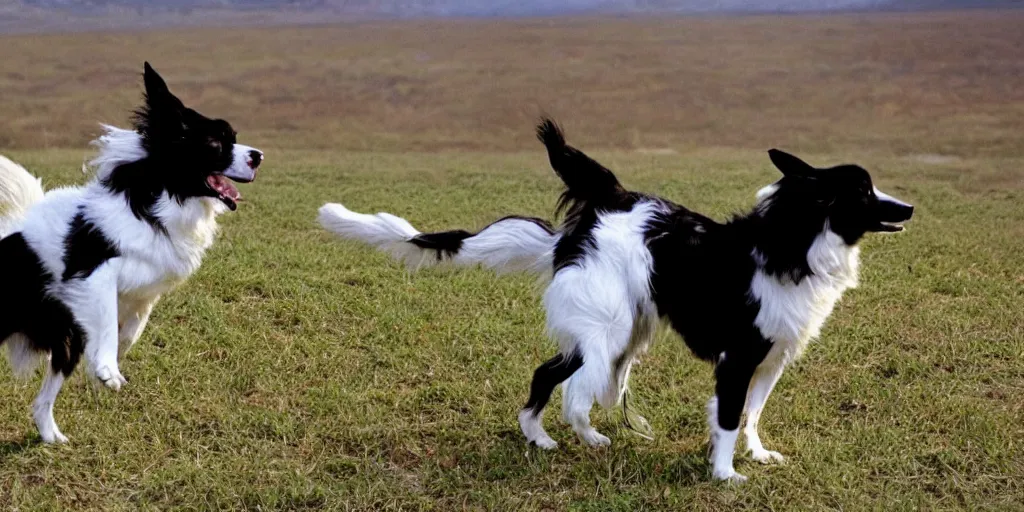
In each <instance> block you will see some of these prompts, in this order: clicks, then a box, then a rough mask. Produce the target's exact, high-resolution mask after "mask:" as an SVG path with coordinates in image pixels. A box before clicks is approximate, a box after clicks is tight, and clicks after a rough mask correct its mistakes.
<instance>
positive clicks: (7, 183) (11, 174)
mask: <svg viewBox="0 0 1024 512" xmlns="http://www.w3.org/2000/svg"><path fill="white" fill-rule="evenodd" d="M42 199H43V182H42V180H40V179H39V178H36V177H35V176H32V175H31V174H29V172H28V171H26V170H25V168H24V167H22V166H20V165H18V164H16V163H14V162H12V161H11V160H9V159H8V158H6V157H4V156H3V155H0V238H3V237H5V236H7V235H9V234H11V233H12V232H14V230H15V228H16V227H17V226H18V224H20V223H21V219H22V217H24V215H25V212H26V211H28V209H29V208H30V207H31V206H32V205H33V204H35V203H37V202H39V201H40V200H42Z"/></svg>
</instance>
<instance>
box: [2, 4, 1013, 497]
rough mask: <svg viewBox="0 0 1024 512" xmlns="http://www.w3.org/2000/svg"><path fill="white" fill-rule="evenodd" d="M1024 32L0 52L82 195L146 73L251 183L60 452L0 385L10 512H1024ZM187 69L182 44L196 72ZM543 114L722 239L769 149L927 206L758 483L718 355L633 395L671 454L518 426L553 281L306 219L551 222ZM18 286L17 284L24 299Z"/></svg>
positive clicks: (138, 40) (820, 31)
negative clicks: (257, 150) (850, 167)
mask: <svg viewBox="0 0 1024 512" xmlns="http://www.w3.org/2000/svg"><path fill="white" fill-rule="evenodd" d="M1022 26H1024V15H1021V14H1018V13H1015V12H973V13H969V14H965V13H944V14H915V15H913V16H910V15H907V16H896V15H874V16H835V17H804V16H799V17H798V16H792V17H779V18H776V17H753V18H700V19H682V18H679V19H660V20H655V19H580V20H568V19H567V20H532V21H522V22H511V21H506V22H483V21H481V22H436V23H412V22H409V23H402V24H381V25H373V26H367V25H339V26H331V27H319V28H267V29H262V30H256V29H244V30H242V29H232V30H227V31H221V30H215V29H206V30H187V31H184V30H182V31H166V32H154V33H122V34H79V35H75V36H60V35H51V36H43V35H35V36H10V37H0V62H4V65H3V69H2V71H0V113H2V115H0V118H2V123H0V152H3V153H4V154H7V155H8V156H11V157H12V158H14V159H16V160H18V161H20V162H21V163H23V164H25V165H26V166H27V167H28V168H29V169H31V170H32V171H34V172H36V173H37V174H39V175H40V176H42V177H43V178H44V180H45V182H46V183H47V184H48V185H56V184H62V183H77V182H80V181H82V180H83V179H84V178H83V176H82V175H81V174H80V173H79V172H78V169H79V168H80V166H81V162H82V160H83V159H84V158H85V157H87V156H88V155H89V154H90V152H89V148H88V147H87V145H86V143H87V141H88V139H89V137H90V136H92V135H95V133H96V132H97V128H96V126H95V124H93V123H94V121H96V120H102V121H107V122H116V123H119V124H124V122H125V120H126V118H127V114H128V111H129V110H130V109H131V108H133V107H134V106H135V105H136V103H137V102H138V99H139V96H140V93H141V90H140V89H141V88H140V84H139V82H140V80H139V78H138V75H137V73H139V72H141V62H142V60H143V59H149V60H150V61H152V62H153V63H154V65H155V66H156V68H157V69H158V70H159V71H160V72H161V73H162V74H163V75H164V76H165V78H167V79H168V82H169V84H170V86H171V88H172V90H175V91H176V92H178V93H179V95H180V96H181V97H182V98H183V99H184V100H185V102H186V103H187V104H189V105H191V106H194V107H196V108H197V109H199V110H200V111H202V112H204V113H207V114H212V115H217V116H223V117H226V118H228V119H229V120H231V121H232V123H233V124H234V125H235V127H236V128H237V129H238V130H239V131H240V132H241V134H242V135H241V137H240V139H241V142H243V143H246V144H251V145H255V146H258V147H261V148H262V149H264V150H266V152H267V163H266V164H265V168H264V170H263V171H262V173H261V176H260V178H259V180H258V181H257V182H256V183H254V184H252V185H247V186H244V187H243V188H242V193H243V195H244V196H245V199H246V201H245V202H244V203H243V204H242V205H241V207H240V208H239V210H238V211H237V212H235V213H233V214H230V215H226V216H224V217H223V222H222V225H223V229H222V235H221V237H220V240H219V242H218V244H217V245H216V246H215V247H214V249H213V250H212V251H211V252H210V253H209V255H208V257H207V259H206V263H205V264H204V266H203V268H202V269H201V271H200V272H199V273H198V274H197V275H195V276H194V277H193V278H192V279H191V280H190V281H189V282H188V283H187V284H186V285H185V286H183V287H182V288H180V289H179V290H177V291H176V292H174V293H173V294H171V295H170V296H168V297H166V299H165V300H164V301H163V302H161V303H160V305H159V306H158V308H157V310H156V311H155V313H154V315H153V319H152V321H151V323H150V325H149V328H148V329H147V331H146V333H145V334H144V335H143V337H142V340H141V341H140V342H139V344H138V345H137V346H136V347H135V348H134V349H133V350H132V352H131V353H130V354H129V355H128V358H127V360H126V361H125V362H123V363H122V371H123V372H124V373H125V375H126V376H127V377H128V378H129V379H130V383H129V384H128V386H127V387H126V388H125V389H123V390H122V391H121V392H120V393H117V394H114V393H109V392H106V391H98V390H93V389H92V387H91V386H90V385H89V383H87V382H86V379H85V378H84V377H83V376H82V375H76V377H75V378H73V379H72V380H71V383H70V384H69V385H68V386H67V387H66V388H65V392H64V393H63V394H62V395H61V398H60V400H59V402H58V405H57V421H58V423H59V424H60V425H61V427H62V429H63V431H64V433H65V434H67V435H68V436H69V437H70V438H71V444H69V445H65V446H43V445H41V444H40V443H39V441H38V436H37V435H36V434H35V430H34V427H33V425H32V421H31V417H30V414H29V405H30V403H31V400H32V397H33V396H34V395H35V392H36V388H37V386H38V380H39V379H38V378H36V379H34V380H32V381H30V382H22V381H18V380H15V379H13V377H11V376H10V374H9V372H7V371H2V372H0V403H3V404H5V405H4V407H2V408H0V508H2V509H4V510H12V509H17V510H63V509H68V508H81V509H94V510H138V509H250V510H253V509H257V508H258V509H261V510H297V509H340V510H392V509H403V510H410V509H433V510H456V509H460V510H461V509H467V510H565V509H573V510H595V511H597V510H600V511H605V510H643V509H673V510H680V509H681V510H690V509H698V510H731V509H758V510H764V509H772V510H794V509H807V510H821V509H842V510H860V509H882V508H885V509H890V510H905V509H927V510H937V509H986V510H1019V509H1021V508H1022V507H1024V506H1022V503H1024V483H1022V482H1024V405H1022V404H1024V402H1022V401H1021V399H1020V396H1021V392H1022V391H1024V307H1022V304H1024V155H1022V154H1021V152H1020V148H1021V147H1022V142H1024V135H1022V134H1024V55H1022V54H1021V52H1020V48H1022V47H1024V31H1022V30H1020V27H1022ZM197 52H198V53H197ZM541 111H545V112H548V113H550V114H552V115H554V116H556V118H558V119H559V120H561V121H562V123H563V124H564V125H565V128H566V130H567V132H568V135H569V137H570V140H571V141H572V142H574V143H577V144H578V145H580V146H582V147H583V148H585V149H587V150H588V152H590V153H591V154H593V155H594V156H596V157H598V158H599V159H601V160H602V161H603V162H604V163H606V164H607V165H609V166H610V167H612V168H613V169H615V170H616V171H617V172H618V175H619V177H620V179H621V180H622V181H623V182H624V183H625V184H626V185H627V186H629V187H631V188H634V189H638V190H643V191H649V192H655V193H658V194H661V195H664V196H666V197H669V198H672V199H673V200H676V201H679V202H682V203H683V204H686V205H688V206H690V207H692V208H694V209H697V210H699V211H702V212H705V213H708V214H710V215H713V216H714V217H716V218H720V219H721V218H725V217H726V216H727V215H729V214H731V213H732V212H735V211H738V210H742V209H744V208H748V207H749V206H750V205H751V204H752V202H753V194H754V192H755V191H756V190H757V188H759V187H760V186H762V185H764V184H766V183H769V182H770V181H772V180H774V179H775V178H776V174H775V171H773V170H772V169H771V168H770V164H769V163H768V159H767V156H766V154H765V152H764V150H765V149H767V148H769V147H773V146H779V147H782V148H786V149H790V150H793V151H795V152H798V154H801V155H802V156H805V157H806V158H807V159H808V160H809V161H811V162H812V163H816V164H821V165H826V164H832V163H839V162H844V161H856V162H858V163H861V164H862V165H864V166H866V167H867V168H869V169H871V170H872V171H873V174H874V176H875V179H876V182H877V183H878V185H879V186H880V188H882V189H884V190H887V191H889V192H890V193H893V194H894V195H897V196H899V197H900V198H902V199H906V200H908V201H911V202H913V203H915V205H916V206H917V214H916V218H915V219H914V220H913V222H912V223H911V224H910V225H909V226H908V230H907V231H906V232H905V233H903V234H900V235H895V236H876V237H871V238H869V239H868V240H866V242H865V243H864V257H863V263H862V268H863V273H862V279H861V287H860V288H858V289H856V290H853V291H852V292H850V293H848V294H847V296H846V297H845V298H844V300H843V302H842V303H841V304H840V306H839V307H838V308H837V310H836V312H835V313H834V314H833V316H832V318H831V319H830V320H829V322H828V323H827V324H826V328H825V330H824V333H823V336H822V338H821V339H820V340H819V341H818V342H817V343H815V344H813V345H812V346H811V347H810V349H809V350H808V353H807V355H806V356H805V357H804V359H802V360H801V361H800V362H799V363H797V364H796V365H795V366H793V367H792V368H791V369H790V370H789V371H788V372H787V373H786V374H785V375H784V376H783V378H782V381H781V382H780V384H779V386H778V388H777V390H776V391H775V393H774V394H773V396H772V398H771V399H770V401H769V402H768V406H767V409H766V412H765V416H764V418H763V420H762V422H761V423H762V437H763V438H764V440H765V444H766V446H767V447H768V448H769V449H775V450H778V451H781V452H782V453H783V454H784V455H786V456H787V457H788V461H787V463H786V464H785V465H782V466H760V465H757V464H756V463H753V462H750V461H749V460H746V459H744V458H743V457H738V458H737V461H738V463H737V469H738V470H739V471H740V472H741V473H744V474H746V475H748V476H750V477H751V479H750V481H749V482H747V483H746V484H745V485H742V486H728V485H723V484H716V483H713V482H711V481H710V478H709V468H708V466H707V464H706V462H705V448H706V436H707V427H706V424H705V416H704V403H705V401H706V399H707V397H708V396H710V394H711V390H712V381H711V370H710V368H709V367H707V366H706V365H704V364H703V363H700V362H698V361H696V360H694V359H693V358H692V356H690V355H689V354H688V353H687V351H686V349H685V348H684V346H683V344H682V343H681V341H680V340H679V339H678V338H676V337H675V336H674V335H672V334H669V333H667V332H666V333H662V334H661V335H660V336H659V338H658V341H657V343H656V345H655V346H654V347H653V349H652V352H651V354H650V355H649V357H648V358H647V359H645V360H644V362H643V364H642V365H641V366H640V367H639V368H638V371H637V372H636V373H635V374H634V375H635V377H634V380H633V381H632V384H633V389H634V396H635V404H636V406H637V408H638V410H640V411H641V412H642V413H644V415H645V416H646V417H647V418H648V419H649V420H650V421H651V423H652V425H653V427H654V430H655V432H656V438H655V440H654V441H646V440H644V439H641V438H640V437H638V436H636V435H634V434H633V433H631V432H630V431H628V430H626V429H624V428H623V427H622V426H621V415H620V413H619V411H604V412H595V414H594V416H593V418H594V422H595V424H596V426H597V428H598V429H599V430H602V431H604V432H605V433H607V434H609V435H610V436H611V437H612V441H613V445H612V447H611V448H609V449H604V450H591V449H588V448H585V447H583V446H582V445H581V444H580V443H579V442H578V441H576V440H575V439H573V437H572V433H571V430H570V429H569V428H568V427H567V426H565V425H561V424H560V423H559V422H558V420H557V414H555V413H556V412H557V409H558V407H557V405H556V406H555V407H554V409H553V410H552V413H550V414H549V415H548V416H549V419H548V425H549V431H550V432H551V434H552V435H553V437H554V438H555V439H556V440H557V441H559V442H560V448H559V450H557V451H555V452H552V453H539V452H537V451H534V450H530V449H528V448H527V447H526V446H525V445H524V443H523V439H522V438H521V434H520V433H519V430H518V425H517V424H516V421H515V415H516V411H517V410H518V408H519V407H520V406H521V405H522V403H523V402H524V401H525V399H526V395H527V386H528V379H529V376H530V375H531V373H532V371H533V368H534V367H535V366H536V365H537V364H539V363H540V362H541V361H543V360H544V359H546V358H547V357H549V356H550V355H551V354H552V352H553V344H552V343H551V342H549V341H547V340H546V339H545V338H544V336H543V317H542V313H541V311H540V309H539V304H538V298H537V293H536V288H535V286H534V283H533V281H532V279H530V278H527V277H522V276H521V277H501V278H498V277H495V276H493V275H492V274H490V273H489V272H485V271H482V270H473V271H463V272H458V273H455V272H450V271H443V270H431V271H424V272H422V273H419V274H416V275H409V274H408V273H407V272H406V271H405V270H404V269H403V268H402V267H400V266H398V265H397V264H395V263H393V262H391V261H389V260H388V259H387V258H386V257H384V256H382V255H380V254H378V253H375V252H372V251H370V250H368V249H365V248H363V247H360V246H357V245H353V244H348V243H343V242H340V241H338V240H336V239H334V238H332V237H330V236H329V235H327V234H325V233H323V232H322V231H321V230H320V229H319V228H318V226H317V225H316V224H315V222H314V219H315V214H316V209H317V208H318V207H319V206H320V205H321V204H322V203H323V202H325V201H341V202H344V203H345V204H346V205H347V206H349V207H351V208H352V209H354V210H357V211H380V210H386V211H390V212H392V213H395V214H398V215H401V216H403V217H406V218H408V219H409V220H410V221H412V222H413V223H414V224H415V225H417V227H419V228H420V229H424V230H430V229H442V228H452V227H465V228H474V227H480V226H482V225H484V224H485V223H487V222H489V221H490V220H493V219H494V218H496V217H498V216H501V215H504V214H507V213H512V212H515V213H523V214H532V215H538V216H544V217H550V212H551V210H552V208H553V206H554V202H555V199H556V196H557V191H558V187H559V184H558V182H557V180H556V178H555V177H554V176H553V175H552V173H551V172H550V170H549V169H548V167H547V162H546V157H545V155H544V154H543V153H542V150H541V147H540V145H539V144H537V143H534V142H533V141H532V124H533V122H534V121H535V119H536V117H537V115H538V114H539V113H540V112H541ZM8 300H14V299H8Z"/></svg>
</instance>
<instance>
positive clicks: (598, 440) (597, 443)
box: [579, 429, 612, 448]
mask: <svg viewBox="0 0 1024 512" xmlns="http://www.w3.org/2000/svg"><path fill="white" fill-rule="evenodd" d="M579 435H580V439H582V440H583V442H584V443H587V444H588V445H589V446H592V447H594V448H600V447H602V446H609V445H611V444H612V440H611V439H608V436H605V435H603V434H601V433H600V432H598V431H597V430H594V429H589V430H584V431H583V432H580V433H579Z"/></svg>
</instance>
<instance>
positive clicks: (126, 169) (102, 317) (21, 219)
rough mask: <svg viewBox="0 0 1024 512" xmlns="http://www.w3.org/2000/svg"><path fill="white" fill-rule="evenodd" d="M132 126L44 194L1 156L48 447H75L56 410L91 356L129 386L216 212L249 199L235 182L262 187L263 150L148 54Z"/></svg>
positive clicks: (19, 315)
mask: <svg viewBox="0 0 1024 512" xmlns="http://www.w3.org/2000/svg"><path fill="white" fill-rule="evenodd" d="M143 79H144V82H145V90H146V95H145V98H146V99H145V104H144V105H143V106H142V107H141V108H140V109H139V110H138V111H136V115H135V118H134V129H133V130H124V129H121V128H115V127H112V126H105V127H104V128H105V131H106V133H105V134H104V135H103V136H101V137H100V138H99V139H98V140H97V141H96V142H95V143H94V144H95V145H96V146H98V148H99V154H98V155H97V156H96V158H95V159H93V160H92V162H91V164H90V166H91V168H92V170H93V172H94V176H93V177H92V179H91V180H90V181H89V182H88V183H87V184H85V185H83V186H79V187H64V188H57V189H54V190H51V191H49V192H47V193H45V195H44V193H43V189H42V185H41V182H40V181H39V180H38V179H36V178H34V177H33V176H32V175H30V174H29V173H28V171H26V170H25V169H23V168H22V167H21V166H19V165H17V164H15V163H14V162H11V161H10V160H8V159H6V158H3V157H0V237H2V240H0V269H2V272H3V277H2V278H0V283H2V285H0V291H2V293H3V295H4V297H5V298H6V299H5V300H6V301H7V302H6V305H5V306H4V308H3V310H2V311H0V343H2V344H3V345H4V347H5V348H6V349H7V353H8V357H9V359H10V362H11V366H12V368H13V369H14V371H15V373H16V374H20V375H30V374H31V373H32V372H33V370H35V369H36V368H37V367H38V366H39V363H40V362H41V361H43V360H48V362H49V365H48V368H47V369H46V376H45V377H44V379H43V385H42V389H41V390H40V391H39V394H38V396H37V397H36V399H35V401H34V402H33V406H32V409H33V419H34V420H35V423H36V427H37V428H38V429H39V435H40V437H41V438H42V440H43V442H46V443H56V442H61V443H63V442H67V438H66V437H65V436H64V435H63V434H62V433H61V431H60V429H59V428H58V427H57V423H56V421H55V420H54V417H53V406H54V402H55V401H56V398H57V394H58V393H59V392H60V389H61V387H62V386H63V383H64V380H65V378H67V377H68V376H70V375H71V372H73V371H74V369H75V367H76V366H77V365H78V362H79V359H80V358H81V356H82V355H83V354H84V355H85V360H86V362H87V365H88V371H89V375H90V376H92V377H94V378H96V379H97V380H99V381H100V382H102V383H103V384H104V385H106V386H107V387H109V388H111V389H114V390H118V389H120V388H121V386H123V385H124V384H125V383H126V382H127V381H126V379H125V378H124V377H123V376H122V375H121V370H120V367H119V365H118V362H119V360H120V359H121V357H122V356H123V355H124V353H125V352H126V351H127V350H128V349H129V348H130V347H131V346H132V344H134V343H135V342H136V341H137V340H138V339H139V336H140V335H141V334H142V331H143V329H144V328H145V326H146V323H147V321H148V320H149V314H150V312H151V311H152V309H153V306H154V305H155V304H156V302H157V301H158V300H159V299H160V296H161V295H162V294H164V293H166V292H168V291H170V290H171V289H173V288H174V287H175V286H177V285H178V284H180V283H181V282H183V281H184V280H185V279H186V278H187V277H188V276H189V275H190V274H192V273H193V272H195V270H196V269H197V268H198V267H199V265H200V263H201V261H202V257H203V254H204V253H205V251H206V249H207V248H209V247H210V245H211V244H212V243H213V241H214V237H215V235H216V232H217V222H216V217H217V215H219V214H221V213H224V212H226V211H228V210H234V209H235V208H236V206H237V201H238V200H239V197H240V194H239V193H238V190H237V189H236V188H235V187H234V185H232V184H231V183H230V181H229V180H233V181H237V182H243V183H247V182H251V181H253V180H254V179H255V177H256V171H257V169H258V168H259V165H260V163H261V162H262V160H263V153H262V152H260V151H259V150H257V149H255V148H251V147H248V146H243V145H241V144H237V143H236V142H235V136H236V133H235V131H234V130H233V129H232V128H231V125H230V124H228V122H227V121H224V120H221V119H209V118H207V117H205V116H203V115H202V114H199V113H198V112H196V111H194V110H192V109H190V108H187V107H185V105H184V104H183V103H182V102H181V101H180V100H179V99H178V98H177V97H175V96H174V95H173V94H171V92H170V90H169V89H168V88H167V84H166V83H165V82H164V80H163V78H161V77H160V75H158V74H157V72H156V71H155V70H153V68H152V67H150V65H149V63H148V62H147V63H146V64H145V69H144V73H143Z"/></svg>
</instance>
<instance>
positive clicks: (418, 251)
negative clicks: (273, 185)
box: [318, 203, 558, 275]
mask: <svg viewBox="0 0 1024 512" xmlns="http://www.w3.org/2000/svg"><path fill="white" fill-rule="evenodd" d="M318 220H319V222H320V225H321V226H323V227H324V228H325V229H327V230H328V231H330V232H332V233H334V234H336V235H338V236H341V237H342V238H347V239H353V240H358V241H360V242H363V243H366V244H369V245H372V246H374V247H376V248H378V249H380V250H382V251H384V252H387V253H389V254H391V256H393V257H394V258H395V259H398V260H400V261H403V262H404V263H405V264H406V265H407V266H409V267H410V268H413V269H415V268H419V267H422V266H430V265H434V264H437V263H439V262H440V260H439V259H438V258H437V253H436V251H433V250H426V249H422V248H420V247H418V246H416V245H414V244H412V243H409V239H411V238H413V237H415V236H416V235H419V234H420V232H419V231H418V230H417V229H416V228H414V227H413V226H412V225H411V224H409V222H408V221H406V220H405V219H403V218H400V217H396V216H394V215H391V214H389V213H378V214H376V215H367V214H363V213H356V212H353V211H351V210H349V209H348V208H345V207H344V206H342V205H340V204H337V203H328V204H325V205H323V206H322V207H320V215H319V217H318ZM557 240H558V235H557V234H552V233H550V232H548V231H547V230H545V229H543V228H541V227H540V226H538V225H537V224H535V223H533V222H530V221H526V220H523V219H516V218H510V219H505V220H502V221H499V222H496V223H494V224H491V225H490V226H487V227H486V228H484V229H483V230H482V231H480V232H479V233H477V234H476V235H473V236H471V237H469V238H466V239H465V240H463V242H462V247H461V248H460V249H459V252H458V254H456V255H455V256H454V258H452V259H451V260H445V261H450V262H451V263H453V264H455V265H460V266H474V265H482V266H484V267H487V268H490V269H493V270H496V271H499V272H508V271H528V272H532V273H536V274H541V275H549V274H550V273H551V261H552V257H553V253H554V247H555V242H556V241H557Z"/></svg>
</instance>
